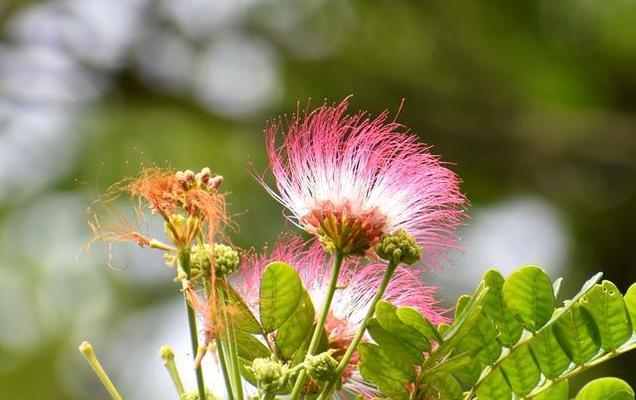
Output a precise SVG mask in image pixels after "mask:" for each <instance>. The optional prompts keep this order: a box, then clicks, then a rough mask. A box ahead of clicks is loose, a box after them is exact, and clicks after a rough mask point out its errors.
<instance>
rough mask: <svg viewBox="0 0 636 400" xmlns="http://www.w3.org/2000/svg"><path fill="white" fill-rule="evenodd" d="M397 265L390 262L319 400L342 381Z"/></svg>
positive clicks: (324, 397)
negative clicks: (343, 374)
mask: <svg viewBox="0 0 636 400" xmlns="http://www.w3.org/2000/svg"><path fill="white" fill-rule="evenodd" d="M397 265H398V264H397V263H396V262H395V261H390V262H389V265H388V266H387V269H386V272H385V273H384V276H383V277H382V282H381V283H380V286H379V287H378V289H377V291H376V292H375V295H374V296H373V300H371V304H369V309H368V310H367V313H366V315H365V316H364V319H363V320H362V322H361V323H360V326H359V327H358V331H357V332H356V335H355V337H354V338H353V340H352V341H351V344H350V345H349V347H348V348H347V351H346V353H345V354H344V355H343V356H342V359H341V360H340V362H339V363H338V368H336V372H335V376H334V378H333V379H331V380H330V381H329V383H328V384H327V385H325V387H324V388H323V390H322V391H321V393H320V396H318V399H317V400H324V399H327V398H328V397H329V395H330V394H331V391H332V390H333V388H334V387H335V385H336V383H337V382H339V381H340V379H341V377H342V373H343V372H344V370H345V368H346V367H347V365H348V363H349V360H350V359H351V357H352V356H353V353H354V352H355V351H356V350H357V349H358V345H359V344H360V341H361V340H362V337H363V336H364V332H365V331H366V329H367V325H368V323H369V320H370V319H371V317H373V314H374V313H375V306H376V304H378V302H379V301H380V299H382V296H383V295H384V292H385V291H386V288H387V286H388V284H389V282H390V281H391V278H392V277H393V273H394V272H395V269H396V268H397Z"/></svg>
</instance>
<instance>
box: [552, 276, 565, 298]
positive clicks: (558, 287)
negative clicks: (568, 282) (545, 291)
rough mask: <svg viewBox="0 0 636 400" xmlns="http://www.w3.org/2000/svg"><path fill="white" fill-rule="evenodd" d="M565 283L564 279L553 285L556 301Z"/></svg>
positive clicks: (559, 279)
mask: <svg viewBox="0 0 636 400" xmlns="http://www.w3.org/2000/svg"><path fill="white" fill-rule="evenodd" d="M562 283H563V278H561V277H559V278H557V279H556V280H555V281H554V283H553V284H552V291H554V298H555V299H556V298H557V296H558V295H559V292H560V291H561V284H562Z"/></svg>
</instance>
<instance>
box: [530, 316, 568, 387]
mask: <svg viewBox="0 0 636 400" xmlns="http://www.w3.org/2000/svg"><path fill="white" fill-rule="evenodd" d="M553 328H554V326H548V327H547V328H546V329H543V330H542V331H541V332H540V333H539V334H538V335H537V336H536V337H534V338H533V339H532V340H531V341H530V350H532V354H534V357H535V359H536V360H537V362H538V363H539V368H540V369H541V372H543V375H545V377H546V378H548V379H555V378H557V377H558V376H559V375H561V373H563V371H565V370H566V369H567V368H568V367H569V366H570V358H569V357H568V356H567V354H566V353H565V352H564V351H563V349H562V348H561V346H560V345H559V342H558V341H557V339H556V337H555V336H554V332H553Z"/></svg>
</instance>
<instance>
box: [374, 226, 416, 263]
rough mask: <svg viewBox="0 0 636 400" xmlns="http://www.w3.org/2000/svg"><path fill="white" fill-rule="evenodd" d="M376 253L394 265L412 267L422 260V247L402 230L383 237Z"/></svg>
mask: <svg viewBox="0 0 636 400" xmlns="http://www.w3.org/2000/svg"><path fill="white" fill-rule="evenodd" d="M375 252H376V254H377V255H378V257H380V258H381V259H383V260H385V261H388V262H389V263H392V264H393V265H398V264H401V263H404V264H408V265H411V264H414V263H416V262H417V261H418V260H419V259H420V258H422V249H421V247H420V246H418V244H417V243H416V242H415V240H414V239H413V237H412V236H411V235H409V234H408V233H406V232H405V231H404V230H402V229H400V230H398V231H396V232H394V233H390V234H384V235H382V236H381V237H380V242H379V243H378V244H377V246H375Z"/></svg>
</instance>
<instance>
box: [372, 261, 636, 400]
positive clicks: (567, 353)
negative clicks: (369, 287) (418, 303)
mask: <svg viewBox="0 0 636 400" xmlns="http://www.w3.org/2000/svg"><path fill="white" fill-rule="evenodd" d="M600 277H601V274H597V275H595V276H593V277H592V278H591V279H589V280H588V281H587V282H585V284H584V285H583V287H582V288H581V290H580V291H579V292H578V293H577V294H576V295H575V296H574V297H573V298H572V299H570V300H566V301H564V303H563V305H562V306H560V307H558V308H557V304H556V300H555V297H556V294H557V293H558V291H559V288H560V285H561V280H560V279H559V280H557V281H556V282H554V283H553V282H552V281H551V280H550V278H549V276H548V275H547V273H546V272H545V271H544V270H543V269H541V268H539V267H537V266H533V265H531V266H526V267H522V268H520V269H518V270H517V271H515V272H513V273H512V274H511V275H510V276H509V277H508V278H507V279H504V277H503V276H502V275H501V274H500V273H499V272H498V271H496V270H492V269H491V270H489V271H487V272H486V274H485V275H484V278H483V281H482V282H481V283H480V285H479V286H478V288H477V289H476V290H475V292H474V293H473V294H472V295H470V296H468V295H463V296H460V297H459V298H458V300H457V306H456V319H455V321H454V322H453V323H452V324H451V325H449V326H440V327H437V328H435V327H434V326H433V325H432V324H430V322H428V321H427V320H426V319H425V318H424V317H422V316H421V315H420V316H419V317H415V314H417V312H416V311H415V310H413V309H410V308H402V307H395V306H392V305H390V304H388V303H386V302H381V303H378V306H377V307H376V313H375V318H374V319H373V320H372V321H371V323H370V324H369V328H368V330H369V334H370V335H371V337H372V338H373V340H374V341H375V344H372V343H366V344H364V345H363V346H362V347H361V349H360V362H359V367H360V371H361V373H362V376H363V377H364V378H365V379H366V380H368V381H369V382H371V383H373V384H374V385H376V386H377V388H378V389H379V390H380V391H381V392H382V393H383V394H384V395H386V396H387V397H390V398H395V399H406V398H410V399H425V398H437V399H450V400H455V399H457V400H469V399H474V398H477V399H479V400H510V399H512V398H513V397H514V398H524V399H538V400H566V399H569V398H570V397H569V378H570V377H572V376H574V375H576V374H578V373H579V372H581V371H583V370H585V369H588V368H590V367H593V366H595V365H597V364H600V363H602V362H604V361H607V360H609V359H611V358H613V357H615V356H617V355H619V354H622V353H624V352H626V351H629V350H632V349H634V348H636V335H634V333H633V327H634V324H633V322H632V321H633V320H634V317H635V315H636V289H635V287H636V286H632V287H631V288H630V289H629V291H628V293H627V294H626V296H625V298H623V297H622V296H621V294H620V292H619V290H618V289H617V288H616V286H615V285H614V284H612V283H611V282H609V281H603V282H601V283H598V282H599V280H600ZM429 349H430V351H429ZM620 382H622V381H620V380H616V379H613V378H606V379H605V380H599V381H594V382H592V383H590V384H589V385H588V386H586V387H585V388H584V389H583V390H582V391H581V392H580V393H579V395H578V396H577V397H576V398H577V399H597V398H598V399H601V398H603V399H608V398H611V399H628V398H629V399H633V398H634V394H633V391H632V390H631V388H630V387H629V386H628V385H626V384H625V383H624V382H622V383H620ZM599 396H600V397H599ZM629 396H631V397H629Z"/></svg>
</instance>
